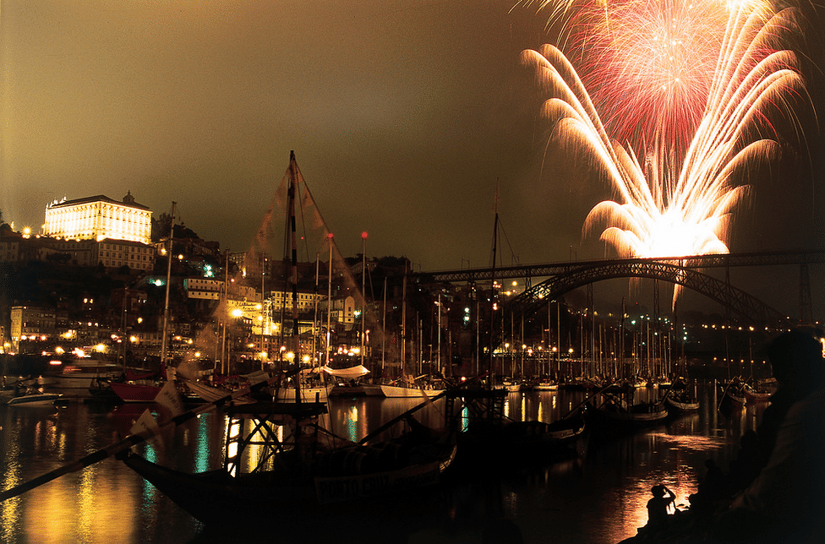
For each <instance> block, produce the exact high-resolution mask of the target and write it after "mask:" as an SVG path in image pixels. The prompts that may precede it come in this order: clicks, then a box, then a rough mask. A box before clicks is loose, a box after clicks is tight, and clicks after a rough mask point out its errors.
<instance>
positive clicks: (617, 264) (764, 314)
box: [416, 251, 825, 325]
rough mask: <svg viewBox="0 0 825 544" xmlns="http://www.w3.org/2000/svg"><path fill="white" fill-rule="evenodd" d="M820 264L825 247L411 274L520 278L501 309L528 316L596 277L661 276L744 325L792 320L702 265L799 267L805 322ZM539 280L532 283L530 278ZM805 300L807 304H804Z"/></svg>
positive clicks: (442, 278) (443, 278)
mask: <svg viewBox="0 0 825 544" xmlns="http://www.w3.org/2000/svg"><path fill="white" fill-rule="evenodd" d="M817 263H825V251H784V252H767V253H739V254H720V255H700V256H692V257H688V258H665V259H613V260H603V261H581V262H568V263H556V264H539V265H525V266H511V267H502V268H497V269H493V268H479V269H466V270H451V271H438V272H421V273H418V274H416V276H419V277H420V278H421V279H422V281H432V282H450V283H455V282H467V283H481V282H484V281H490V282H491V281H492V280H493V279H496V280H499V279H501V280H504V279H514V278H522V279H525V281H526V289H525V291H524V292H522V293H521V294H520V295H519V296H517V297H515V298H514V299H512V300H511V301H509V302H508V304H507V307H506V311H507V313H511V312H512V313H513V314H514V315H530V314H532V313H534V312H535V311H536V310H538V309H539V308H540V307H541V306H543V305H544V304H546V303H547V302H548V301H551V300H554V299H557V298H558V297H560V296H561V295H563V294H564V293H567V292H569V291H572V290H573V289H576V288H578V287H581V286H584V285H589V284H592V283H595V282H598V281H603V280H608V279H615V278H624V277H637V278H650V279H654V280H662V281H666V282H669V283H674V284H678V285H682V286H684V287H685V288H687V289H691V290H694V291H696V292H699V293H702V294H704V295H705V296H707V297H709V298H711V299H712V300H714V301H716V302H718V303H720V304H722V305H723V306H725V307H726V308H728V309H729V310H730V311H731V312H734V313H736V314H737V315H738V316H740V317H741V318H742V319H743V320H744V321H745V322H746V323H750V324H757V325H761V324H774V325H789V324H791V319H790V318H789V317H787V316H785V315H784V314H782V313H781V312H779V311H777V310H775V309H773V308H772V307H770V306H768V305H767V304H765V303H764V302H762V301H760V300H759V299H757V298H755V297H753V296H751V295H749V294H748V293H746V292H744V291H742V290H740V289H737V288H735V287H733V286H732V285H731V284H730V282H729V281H721V280H717V279H716V278H713V277H711V276H709V275H707V274H703V273H702V272H699V270H701V269H711V268H725V269H728V268H731V267H753V266H775V265H799V266H800V286H801V294H800V306H801V310H800V311H801V312H802V315H801V316H800V317H801V318H802V319H803V320H805V319H806V318H807V319H808V320H810V318H811V316H810V315H806V313H807V314H809V313H810V292H807V293H806V292H804V291H805V286H806V285H807V286H808V289H810V286H809V283H808V281H807V270H808V265H809V264H817ZM542 278H547V279H543V280H542V281H541V282H540V283H538V284H537V285H535V286H533V285H532V282H533V279H542ZM806 301H807V304H806Z"/></svg>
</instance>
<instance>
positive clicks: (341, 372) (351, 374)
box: [321, 365, 369, 380]
mask: <svg viewBox="0 0 825 544" xmlns="http://www.w3.org/2000/svg"><path fill="white" fill-rule="evenodd" d="M321 370H323V371H324V372H326V373H327V374H329V375H330V376H335V377H336V378H343V379H345V380H354V379H355V378H360V377H361V376H363V375H364V374H367V373H369V370H367V367H365V366H364V365H358V366H351V367H349V368H330V367H328V366H324V367H321Z"/></svg>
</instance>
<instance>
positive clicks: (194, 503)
mask: <svg viewBox="0 0 825 544" xmlns="http://www.w3.org/2000/svg"><path fill="white" fill-rule="evenodd" d="M324 413H326V405H325V404H324V403H314V402H310V403H263V402H259V403H256V404H253V405H248V406H234V407H231V408H230V409H228V410H227V415H228V417H229V426H230V428H236V427H235V426H236V425H237V428H239V429H242V430H243V431H242V432H241V433H239V434H238V435H235V436H230V438H229V440H228V441H227V449H226V452H225V457H224V464H223V467H221V468H219V469H216V470H212V471H208V472H202V473H198V474H192V473H186V472H181V471H177V470H172V469H169V468H166V467H163V466H160V465H158V464H155V463H152V462H150V461H148V460H147V459H145V458H143V457H141V456H139V455H137V454H134V453H131V452H130V453H128V454H127V455H125V456H123V460H124V462H125V463H126V464H127V465H128V466H129V467H130V468H132V469H133V470H135V471H136V472H137V473H138V474H140V475H141V476H143V477H144V478H145V479H146V480H147V481H149V482H150V483H152V485H154V486H155V487H156V488H158V489H159V490H160V491H161V492H163V493H164V494H166V495H167V496H168V497H169V498H170V499H171V500H172V501H173V502H175V503H176V504H178V505H179V506H180V507H181V508H183V509H184V510H186V511H187V512H188V513H189V514H191V515H192V516H193V517H195V518H196V519H198V520H200V521H201V522H203V523H205V524H209V525H212V524H227V523H228V524H231V523H233V522H237V523H243V524H246V523H248V522H249V521H250V520H251V518H250V515H249V514H250V513H251V512H278V513H279V515H282V516H284V519H289V520H290V521H292V522H298V521H304V522H311V521H312V520H317V519H318V518H317V516H318V515H319V514H323V513H324V512H325V511H337V510H338V509H339V508H341V507H345V506H347V505H357V507H359V508H360V507H361V506H362V505H363V504H365V502H367V501H369V502H378V503H379V504H381V503H382V502H383V501H385V499H386V497H388V496H401V497H405V498H406V497H407V496H408V493H411V492H414V491H417V490H423V489H426V488H429V487H430V486H433V485H434V484H437V483H439V481H440V479H441V475H442V473H443V472H444V471H445V470H447V468H448V467H449V466H450V465H451V463H452V461H453V459H454V457H455V453H456V445H455V441H454V439H452V434H451V433H447V432H440V431H435V430H433V429H429V428H427V427H425V426H424V425H422V424H421V423H419V422H417V421H416V420H414V419H413V418H412V417H411V416H409V417H407V418H405V419H404V421H405V422H406V423H407V425H408V426H409V430H408V432H405V433H402V434H400V435H399V436H397V438H393V439H389V440H386V441H382V442H376V443H371V444H358V443H354V442H350V441H347V440H345V439H343V438H340V437H335V436H332V435H331V434H329V433H326V432H324V430H323V428H321V427H320V426H319V425H318V418H319V416H321V415H322V414H324ZM246 422H250V423H251V424H247V423H246ZM278 428H283V429H284V430H283V432H282V433H281V432H280V431H278V432H276V429H278ZM247 433H248V434H247ZM256 433H257V436H258V437H261V436H263V437H264V440H263V442H262V441H261V440H256V441H254V447H255V448H256V451H258V452H262V451H265V452H266V454H265V455H254V456H251V457H250V456H249V455H248V452H246V451H245V449H246V447H247V446H248V445H249V444H250V441H249V439H250V437H251V436H252V435H256ZM247 463H248V464H247ZM233 520H234V521H233ZM262 522H264V523H270V522H271V520H270V519H269V517H267V516H264V519H263V520H262Z"/></svg>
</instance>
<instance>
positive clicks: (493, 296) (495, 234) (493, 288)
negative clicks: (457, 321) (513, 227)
mask: <svg viewBox="0 0 825 544" xmlns="http://www.w3.org/2000/svg"><path fill="white" fill-rule="evenodd" d="M493 209H494V212H495V219H494V220H493V266H492V269H491V274H490V282H491V283H490V369H489V370H490V380H489V384H490V388H492V387H493V385H494V384H493V382H494V381H495V368H493V367H494V361H495V359H494V358H493V348H494V347H495V346H494V345H493V344H494V337H495V332H494V331H495V311H496V306H497V305H496V243H497V241H498V178H496V199H495V204H494V206H493Z"/></svg>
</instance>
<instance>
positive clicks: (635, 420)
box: [595, 404, 668, 427]
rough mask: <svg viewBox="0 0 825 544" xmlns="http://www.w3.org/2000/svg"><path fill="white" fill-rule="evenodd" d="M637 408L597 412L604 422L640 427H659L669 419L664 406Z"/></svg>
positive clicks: (604, 409)
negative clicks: (658, 425)
mask: <svg viewBox="0 0 825 544" xmlns="http://www.w3.org/2000/svg"><path fill="white" fill-rule="evenodd" d="M636 406H640V405H636ZM636 406H634V407H633V408H634V409H632V410H618V409H615V410H614V409H611V407H602V408H598V409H597V410H596V411H595V412H596V414H597V416H598V417H599V418H600V419H601V420H602V421H606V422H612V423H618V424H623V425H629V426H638V427H644V426H649V425H657V424H659V423H663V422H664V421H665V420H666V419H667V416H668V411H667V408H666V407H665V406H664V404H654V405H650V406H645V407H643V408H636Z"/></svg>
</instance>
